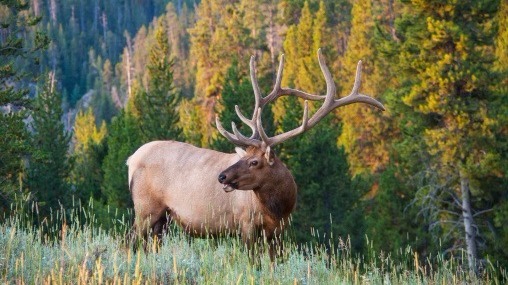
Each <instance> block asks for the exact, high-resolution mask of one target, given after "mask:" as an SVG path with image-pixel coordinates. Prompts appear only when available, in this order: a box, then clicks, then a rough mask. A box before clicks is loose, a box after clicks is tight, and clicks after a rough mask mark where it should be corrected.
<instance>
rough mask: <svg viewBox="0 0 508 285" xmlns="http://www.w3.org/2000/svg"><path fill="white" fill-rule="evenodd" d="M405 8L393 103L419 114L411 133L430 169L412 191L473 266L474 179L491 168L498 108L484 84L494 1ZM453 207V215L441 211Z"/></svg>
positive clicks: (488, 77) (477, 188) (479, 191)
mask: <svg viewBox="0 0 508 285" xmlns="http://www.w3.org/2000/svg"><path fill="white" fill-rule="evenodd" d="M406 9H407V10H405V11H404V13H403V16H402V19H401V20H400V21H399V22H398V24H399V26H398V27H399V31H400V35H401V36H402V37H401V38H402V39H403V40H402V41H401V43H400V46H399V49H398V54H400V59H399V62H398V63H399V68H400V70H399V74H400V76H401V82H402V86H401V90H402V92H401V93H402V94H401V95H402V98H401V100H402V102H403V103H404V104H406V105H407V106H409V107H410V112H411V113H413V114H415V115H414V116H413V115H412V114H411V113H407V114H405V116H412V117H413V118H418V117H421V118H423V120H421V121H420V122H419V123H424V124H423V125H420V126H419V131H420V132H419V133H417V134H416V135H417V136H418V137H419V138H420V140H421V141H423V144H424V145H423V147H424V149H425V151H426V152H427V154H428V155H429V158H430V160H429V164H428V167H429V168H430V169H428V170H430V171H428V172H426V174H423V173H422V175H426V176H425V180H424V181H426V182H425V183H428V184H427V185H425V187H422V188H421V189H422V190H424V191H425V192H420V193H419V196H420V197H423V198H425V199H422V201H431V205H430V206H431V207H428V206H429V205H428V204H425V205H424V207H425V209H435V210H436V211H433V213H432V214H430V217H432V218H433V219H434V222H438V223H439V222H441V223H440V229H441V230H443V231H444V232H449V233H451V234H450V236H451V237H452V239H453V244H454V245H455V246H459V247H460V248H463V249H465V250H466V252H467V257H468V265H469V268H470V270H472V271H476V268H477V266H478V263H477V260H478V258H481V252H480V251H479V249H478V243H477V238H478V236H477V233H478V231H477V229H478V226H479V224H478V223H477V222H478V218H475V212H476V209H475V208H476V207H475V205H478V206H479V205H480V204H478V203H476V202H477V201H478V200H479V199H478V198H480V197H481V196H484V195H488V192H489V189H484V188H483V187H482V186H481V185H482V179H484V177H486V176H487V175H489V174H490V173H492V172H493V171H496V169H497V168H498V165H499V163H498V162H499V156H498V154H497V152H496V139H495V132H496V129H497V124H498V121H497V120H496V119H495V118H494V117H493V116H492V114H494V113H495V110H496V109H497V107H498V106H496V104H494V101H495V100H494V99H495V96H493V93H492V92H491V91H490V86H489V85H490V84H491V83H492V79H493V78H496V77H495V76H494V77H492V74H491V73H489V72H488V70H489V67H490V66H491V65H492V61H493V54H492V52H491V51H492V46H493V32H494V31H495V30H493V29H491V27H492V19H493V17H492V15H493V13H494V12H495V11H496V9H497V1H477V2H460V3H457V2H454V1H444V2H440V5H435V3H434V1H419V2H413V3H411V4H408V5H407V6H406ZM422 47H423V48H422ZM420 164H421V162H420ZM422 186H423V185H422ZM427 198H432V199H427ZM454 210H455V211H456V212H457V213H458V217H459V219H453V215H452V216H450V215H449V214H447V213H450V211H454ZM450 225H452V226H451V227H450ZM459 225H460V227H457V226H459ZM454 229H462V230H461V231H460V232H457V231H455V230H454Z"/></svg>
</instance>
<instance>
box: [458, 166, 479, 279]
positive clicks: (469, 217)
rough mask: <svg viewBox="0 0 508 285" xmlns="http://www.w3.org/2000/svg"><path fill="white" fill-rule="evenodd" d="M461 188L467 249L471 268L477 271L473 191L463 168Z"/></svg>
mask: <svg viewBox="0 0 508 285" xmlns="http://www.w3.org/2000/svg"><path fill="white" fill-rule="evenodd" d="M459 175H460V190H461V192H462V218H463V220H464V230H465V233H466V250H467V261H468V265H469V270H471V271H473V272H476V265H477V264H476V260H477V249H476V230H475V224H474V220H473V210H472V208H471V191H470V189H469V178H468V177H467V176H466V175H465V174H464V172H463V171H462V170H461V171H460V173H459Z"/></svg>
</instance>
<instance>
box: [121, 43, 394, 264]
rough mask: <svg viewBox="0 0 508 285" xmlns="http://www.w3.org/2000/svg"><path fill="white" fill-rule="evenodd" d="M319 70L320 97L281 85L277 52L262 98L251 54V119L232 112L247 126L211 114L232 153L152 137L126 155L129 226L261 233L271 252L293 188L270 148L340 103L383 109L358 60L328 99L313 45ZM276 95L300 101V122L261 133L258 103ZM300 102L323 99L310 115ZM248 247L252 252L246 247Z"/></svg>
mask: <svg viewBox="0 0 508 285" xmlns="http://www.w3.org/2000/svg"><path fill="white" fill-rule="evenodd" d="M318 60H319V65H320V67H321V71H322V72H323V75H324V77H325V80H326V86H327V88H326V95H313V94H309V93H306V92H303V91H300V90H297V89H291V88H281V87H280V85H281V77H282V70H283V68H284V66H283V65H284V56H283V55H282V56H281V59H280V64H279V68H278V71H277V77H276V81H275V86H274V88H273V90H272V91H271V93H270V94H268V95H267V96H265V97H263V96H262V94H261V91H260V88H259V85H258V82H257V78H256V71H255V60H254V57H251V60H250V76H251V81H252V87H253V89H254V97H255V107H254V111H253V115H252V118H251V119H249V118H247V117H246V116H244V115H243V114H242V113H241V111H240V109H239V108H238V106H236V107H235V110H236V113H237V115H238V117H239V118H240V119H241V120H242V122H244V123H245V124H246V125H247V126H249V127H250V128H251V129H252V135H251V136H249V137H247V136H245V135H243V134H241V133H240V132H239V131H238V129H237V127H236V125H235V124H234V123H232V131H233V132H232V133H231V132H228V131H226V130H225V129H224V128H223V127H222V125H221V123H220V121H219V120H218V119H217V120H216V124H217V129H218V130H219V132H220V133H221V134H222V135H223V136H224V137H226V138H227V139H228V140H229V141H230V142H232V143H233V144H235V145H236V146H237V147H236V153H233V154H229V153H221V152H217V151H214V150H209V149H203V148H198V147H194V146H192V145H189V144H186V143H182V142H176V141H153V142H150V143H147V144H145V145H143V146H141V147H140V148H139V149H138V150H137V151H136V152H135V153H134V154H133V155H132V156H131V157H130V158H129V159H128V161H127V165H128V167H129V187H130V190H131V193H132V199H133V202H134V211H135V221H134V226H133V228H134V232H135V234H136V235H137V236H138V237H140V236H141V237H144V238H146V237H147V235H148V234H149V233H150V232H151V233H152V234H154V235H160V234H161V233H162V231H163V228H164V227H165V226H166V225H167V224H168V223H169V222H171V221H174V222H176V223H177V224H179V225H180V226H181V227H182V228H183V229H184V231H185V232H186V233H188V234H189V235H191V236H198V237H204V236H217V235H223V234H231V233H233V234H235V233H236V234H240V236H241V238H242V241H243V242H244V243H245V244H246V245H247V246H248V248H249V249H250V248H252V246H253V245H254V244H255V242H256V241H258V240H259V239H260V238H261V237H262V238H264V239H266V241H268V244H269V253H270V258H271V260H272V261H273V260H274V256H275V245H276V244H278V238H279V237H280V234H281V233H282V231H283V230H284V227H285V225H287V224H288V223H287V222H288V218H289V215H290V214H291V212H292V211H293V210H294V208H295V204H296V197H297V186H296V184H295V181H294V179H293V176H292V175H291V172H290V171H289V170H288V169H287V168H286V166H285V165H284V164H283V163H282V162H281V161H280V160H279V158H277V156H276V155H275V154H274V152H273V150H272V149H273V147H274V146H275V145H278V144H280V143H282V142H284V141H286V140H288V139H290V138H293V137H295V136H297V135H300V134H302V133H303V132H305V131H307V130H309V129H310V128H312V127H314V126H315V125H316V124H317V123H318V122H319V121H320V120H321V119H322V118H323V117H325V116H326V115H327V114H328V113H330V112H331V111H332V110H334V109H335V108H338V107H340V106H344V105H348V104H352V103H357V102H362V103H367V104H369V105H372V106H375V107H377V108H379V109H381V110H384V107H383V105H382V104H381V103H380V102H378V101H377V100H375V99H373V98H371V97H369V96H366V95H362V94H360V93H359V92H358V90H359V88H360V77H361V61H360V62H359V63H358V66H357V70H356V77H355V82H354V86H353V90H352V92H351V93H350V94H349V95H348V96H347V97H344V98H341V99H334V97H335V92H336V89H335V84H334V82H333V79H332V76H331V74H330V71H329V70H328V67H327V66H326V64H325V61H324V58H323V55H322V54H321V50H319V51H318ZM283 95H293V96H297V97H300V98H302V99H305V104H304V112H303V120H302V124H301V125H300V126H299V127H298V128H296V129H293V130H291V131H288V132H285V133H282V134H278V135H276V136H273V137H269V136H267V134H266V133H265V131H264V129H263V126H262V122H261V113H262V110H263V108H264V107H265V106H266V105H267V104H268V103H270V102H272V101H274V100H275V99H277V98H278V97H280V96H283ZM307 100H312V101H323V104H322V105H321V107H320V108H319V109H318V110H317V111H316V112H315V113H314V114H313V115H312V116H311V117H310V118H309V111H308V105H307ZM250 252H253V251H252V250H250Z"/></svg>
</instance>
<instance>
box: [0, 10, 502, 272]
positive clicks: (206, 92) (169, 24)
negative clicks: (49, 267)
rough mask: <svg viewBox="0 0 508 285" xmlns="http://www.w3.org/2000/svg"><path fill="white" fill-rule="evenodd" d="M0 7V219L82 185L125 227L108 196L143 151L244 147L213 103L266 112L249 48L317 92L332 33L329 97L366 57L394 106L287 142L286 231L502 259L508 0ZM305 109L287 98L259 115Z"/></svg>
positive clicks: (346, 111) (48, 209) (299, 238)
mask: <svg viewBox="0 0 508 285" xmlns="http://www.w3.org/2000/svg"><path fill="white" fill-rule="evenodd" d="M0 23H1V25H0V114H1V116H0V120H1V123H0V215H1V217H0V221H2V222H5V221H6V220H8V219H9V216H11V215H13V214H14V213H13V212H14V210H13V206H12V205H16V204H19V203H20V202H22V203H24V204H25V205H28V206H26V207H27V209H26V211H30V209H31V211H35V212H36V215H37V219H36V220H37V221H38V222H34V225H35V226H37V224H39V223H44V222H47V221H48V220H51V219H50V218H49V217H51V216H52V215H54V213H55V212H56V211H62V213H63V214H62V215H64V216H65V215H66V214H67V215H69V214H70V213H71V212H72V210H71V208H72V207H75V205H76V204H78V202H77V201H80V203H81V204H82V205H92V204H93V207H90V211H92V212H93V213H94V215H95V217H96V218H97V221H98V222H97V225H98V227H101V228H105V229H107V228H113V227H114V225H115V221H114V220H112V217H111V214H110V213H111V211H112V210H111V209H115V210H114V211H116V212H117V213H120V215H124V216H126V217H131V216H132V215H133V213H132V206H133V204H132V199H131V194H130V192H129V185H128V180H127V166H126V164H125V162H126V160H127V158H128V157H129V156H130V155H131V154H132V153H134V151H135V150H136V149H138V148H139V147H140V146H141V145H143V144H144V143H147V142H150V141H154V140H178V141H182V142H187V143H190V144H193V145H195V146H198V147H203V148H209V149H214V150H218V151H223V152H234V145H233V144H232V143H230V142H229V141H227V140H226V139H225V138H224V137H222V136H221V134H220V133H219V132H218V131H217V128H216V125H215V118H216V117H218V118H219V119H220V121H221V122H223V123H224V125H225V126H226V128H228V126H229V124H230V122H236V123H237V125H238V128H239V130H240V131H242V132H243V133H246V134H249V128H248V126H246V125H242V124H240V123H241V122H240V120H239V118H238V117H237V115H236V113H235V111H234V110H235V107H234V106H235V105H238V106H239V107H240V109H241V110H242V111H243V112H244V113H246V114H247V115H248V116H250V115H251V114H252V112H253V111H254V110H253V107H254V95H253V94H254V93H253V92H254V91H253V89H252V84H251V78H250V73H249V61H250V58H251V56H254V57H255V60H256V65H257V76H258V80H259V85H260V89H261V92H262V93H263V94H268V93H269V92H270V91H271V90H272V88H273V86H274V84H275V82H274V80H275V77H276V73H277V69H278V65H279V59H280V57H281V55H282V54H284V56H285V62H284V71H283V75H282V86H284V87H290V88H296V89H299V90H303V91H305V92H308V93H312V94H324V93H325V92H326V84H325V80H324V77H323V74H322V72H321V69H320V67H319V63H318V57H317V51H318V49H321V50H322V51H323V54H324V57H325V58H326V62H327V64H328V67H329V68H330V71H331V73H332V75H333V78H334V80H335V84H336V86H337V95H336V98H340V97H343V96H346V95H347V94H349V92H351V88H352V86H353V84H354V78H355V72H356V66H357V63H358V61H359V60H361V61H362V63H363V73H362V86H361V89H360V92H361V93H363V94H367V95H369V96H372V97H374V98H376V99H377V100H379V101H380V102H382V103H383V105H384V106H385V108H386V111H384V112H381V111H379V110H378V109H376V108H373V107H371V106H368V105H366V104H352V105H348V106H345V107H341V108H339V109H337V110H335V111H334V112H332V113H331V114H329V115H328V116H327V117H326V119H324V120H322V121H321V122H320V123H319V124H318V125H317V126H316V127H315V128H313V129H311V130H309V131H308V132H306V133H304V134H302V135H300V136H298V137H296V138H293V139H291V140H289V141H287V142H285V143H283V144H281V145H279V146H277V147H276V149H275V152H276V153H277V154H278V156H279V157H280V159H281V160H282V161H283V162H284V163H285V164H286V165H287V167H288V168H289V169H290V170H291V172H292V174H293V176H294V178H295V181H296V184H297V185H298V200H297V206H296V209H295V211H294V212H293V214H292V225H291V227H290V229H289V231H288V233H287V235H288V238H289V239H291V240H292V241H294V242H296V243H297V244H305V243H322V244H326V243H329V240H330V238H331V237H334V238H335V239H334V240H332V242H331V243H338V242H339V238H340V240H348V241H349V242H350V243H351V250H352V252H353V253H355V254H359V255H362V254H368V253H369V252H371V251H374V252H384V253H387V254H390V253H395V252H397V251H399V250H400V249H401V248H406V247H410V248H411V249H412V250H414V251H415V252H416V253H418V254H417V256H418V258H419V259H420V260H421V261H422V263H423V262H429V263H433V262H437V261H436V258H437V257H438V256H445V257H447V258H456V259H457V260H458V262H459V263H461V266H463V267H464V268H468V269H469V270H472V271H475V272H478V271H481V270H482V268H486V267H500V268H506V267H508V247H507V246H506V245H508V226H507V225H508V87H507V86H508V1H506V0H478V1H452V0H418V1H417V0H379V1H372V0H259V1H251V0H200V1H199V0H121V1H107V0H93V1H78V0H60V1H57V0H0ZM318 108H319V103H313V104H310V108H309V109H310V112H311V113H313V112H315V111H316V110H317V109H318ZM303 109H304V103H303V100H301V99H299V98H296V97H290V96H286V97H281V98H279V99H278V100H277V101H275V102H274V103H273V104H272V106H270V107H269V108H267V109H266V110H265V112H264V113H263V122H264V123H265V126H264V127H265V130H267V133H270V134H271V135H273V134H278V133H282V132H285V131H288V130H291V129H294V128H295V127H297V126H298V125H300V124H301V123H302V122H301V121H302V114H303ZM228 130H231V129H229V128H228ZM84 207H86V206H84ZM34 209H35V210H34ZM0 263H1V260H0ZM1 267H2V266H1V264H0V268H1Z"/></svg>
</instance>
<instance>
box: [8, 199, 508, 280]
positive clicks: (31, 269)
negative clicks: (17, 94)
mask: <svg viewBox="0 0 508 285" xmlns="http://www.w3.org/2000/svg"><path fill="white" fill-rule="evenodd" d="M13 212H14V213H15V214H13V215H12V216H10V217H6V218H5V222H3V223H2V224H0V282H1V283H2V284H505V283H506V282H507V281H508V276H507V272H506V270H503V269H500V268H496V267H495V266H493V265H491V264H489V265H488V266H487V268H486V269H485V270H484V272H483V273H482V274H481V275H479V276H475V275H472V274H469V273H468V271H465V270H463V268H462V266H461V264H462V262H461V261H460V260H455V259H444V258H443V257H439V256H438V257H436V258H434V259H433V262H432V263H431V262H430V261H428V262H426V263H424V264H422V263H421V262H420V258H419V257H418V255H417V253H415V252H413V251H412V250H411V249H410V248H405V249H400V250H399V251H398V252H397V253H394V254H393V255H385V254H383V253H375V252H372V251H370V252H369V253H368V254H367V255H368V257H365V256H358V255H355V254H353V253H352V252H351V251H350V250H349V248H350V247H349V246H348V243H347V241H345V242H341V243H339V245H340V246H339V248H337V249H335V250H333V251H334V252H335V254H334V255H333V256H332V257H329V255H327V254H326V250H325V248H324V247H323V246H320V245H317V244H308V245H304V246H299V247H297V245H295V244H292V243H291V242H289V241H288V242H286V250H285V260H284V262H279V263H277V264H275V265H273V266H272V264H271V263H270V260H269V257H268V254H263V255H262V256H261V267H260V268H258V267H254V266H252V265H251V264H250V263H249V260H248V258H247V253H246V250H245V248H244V245H243V244H242V243H241V241H240V240H239V239H238V238H235V237H233V238H223V239H189V238H188V237H186V236H185V235H184V234H182V233H181V232H180V231H178V230H177V229H174V230H173V231H172V232H171V233H170V234H168V235H167V236H166V237H165V238H164V239H163V240H162V243H161V244H160V246H159V245H158V243H154V242H150V243H149V246H148V248H149V249H148V250H147V251H146V252H144V251H137V252H133V251H132V249H131V248H130V247H128V246H126V245H125V235H126V233H127V232H128V228H129V223H127V222H125V218H122V217H120V218H114V217H115V213H111V216H112V217H113V218H112V219H113V220H112V224H114V225H115V226H114V227H113V229H112V230H108V231H106V230H103V229H101V227H100V226H98V225H97V221H96V219H95V218H94V216H93V215H91V214H89V212H87V211H86V210H84V208H82V207H81V208H79V210H75V211H73V212H72V213H71V214H70V217H71V218H70V219H69V220H65V218H63V217H62V216H61V215H60V216H59V214H58V213H54V217H55V218H54V219H49V220H44V221H41V222H38V226H37V227H33V226H31V225H33V223H32V221H33V220H34V216H31V215H27V214H24V213H26V212H27V211H17V210H16V209H15V210H14V211H13Z"/></svg>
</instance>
